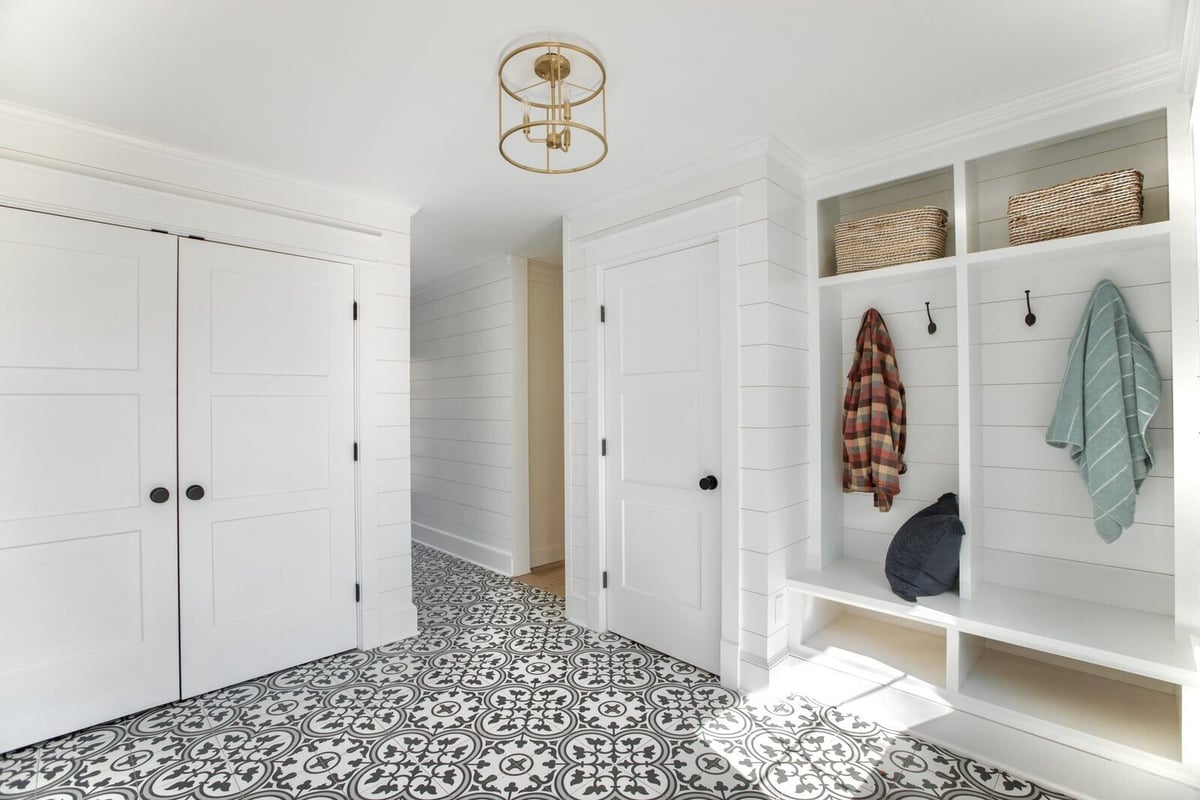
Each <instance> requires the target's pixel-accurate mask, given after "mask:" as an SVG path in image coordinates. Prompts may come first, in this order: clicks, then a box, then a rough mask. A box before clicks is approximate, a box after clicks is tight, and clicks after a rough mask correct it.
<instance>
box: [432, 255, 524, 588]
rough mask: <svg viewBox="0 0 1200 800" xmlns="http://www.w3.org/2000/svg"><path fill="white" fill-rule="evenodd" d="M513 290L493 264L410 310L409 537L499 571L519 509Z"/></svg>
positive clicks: (444, 284)
mask: <svg viewBox="0 0 1200 800" xmlns="http://www.w3.org/2000/svg"><path fill="white" fill-rule="evenodd" d="M515 285H516V281H515V279H514V270H513V263H512V259H510V258H500V259H496V260H494V261H490V262H487V263H486V264H482V265H480V266H477V267H472V268H471V269H466V270H462V271H461V272H457V273H454V274H453V275H449V276H446V277H445V278H442V279H440V280H438V281H434V282H433V283H430V284H427V285H425V286H422V287H421V288H420V289H419V290H418V291H417V292H416V293H415V295H414V297H413V307H412V319H413V330H412V448H413V457H412V485H413V523H414V530H413V536H414V538H416V539H417V540H418V541H421V542H424V543H426V544H429V545H432V546H434V547H438V548H440V549H443V550H447V551H449V552H451V553H454V554H455V555H457V556H460V557H462V558H466V559H469V560H471V561H474V562H477V563H480V564H483V565H484V566H487V567H490V568H492V569H495V570H498V571H500V572H504V573H506V574H511V572H512V568H513V533H514V522H513V518H514V513H515V509H516V508H517V505H519V504H514V489H515V488H516V485H517V483H518V481H516V480H515V479H514V454H513V441H514V419H515V414H516V408H515V399H516V396H517V395H516V393H515V392H514V382H515V380H517V376H516V365H517V363H518V359H517V358H515V357H514V355H515V354H514V317H513V315H514V313H515V311H516V309H515V304H514V302H513V300H514V297H513V292H514V286H515ZM520 491H524V487H521V488H520Z"/></svg>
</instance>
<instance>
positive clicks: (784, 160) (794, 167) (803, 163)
mask: <svg viewBox="0 0 1200 800" xmlns="http://www.w3.org/2000/svg"><path fill="white" fill-rule="evenodd" d="M767 157H768V158H772V159H774V160H775V161H778V162H779V163H780V164H782V165H783V166H784V167H786V168H787V169H788V170H790V171H791V172H793V173H795V174H796V175H797V176H798V177H801V178H807V177H808V174H809V172H810V171H811V166H810V164H809V163H808V161H807V160H806V159H805V158H804V156H802V155H800V153H799V151H797V150H794V149H792V148H791V147H790V146H788V144H787V143H786V142H784V141H783V140H782V139H780V138H778V137H776V136H775V135H770V136H768V137H767Z"/></svg>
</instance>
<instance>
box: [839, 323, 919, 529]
mask: <svg viewBox="0 0 1200 800" xmlns="http://www.w3.org/2000/svg"><path fill="white" fill-rule="evenodd" d="M905 436H906V433H905V417H904V384H903V383H901V381H900V372H899V369H898V368H897V366H896V350H895V348H894V347H893V346H892V337H891V336H890V335H889V334H888V329H887V325H885V324H884V323H883V317H881V316H880V315H879V312H878V311H876V310H875V309H873V308H869V309H867V312H866V313H865V314H863V318H862V325H861V327H860V328H859V330H858V341H857V343H856V344H855V348H854V361H853V363H852V364H851V365H850V372H849V373H848V374H847V375H846V399H845V402H844V403H843V404H842V491H843V492H870V493H872V494H874V495H875V507H876V508H878V509H879V510H880V511H888V510H890V509H891V507H892V498H893V497H895V496H896V495H897V494H899V493H900V476H901V475H902V474H903V473H904V471H905V469H906V467H905V465H904V444H905Z"/></svg>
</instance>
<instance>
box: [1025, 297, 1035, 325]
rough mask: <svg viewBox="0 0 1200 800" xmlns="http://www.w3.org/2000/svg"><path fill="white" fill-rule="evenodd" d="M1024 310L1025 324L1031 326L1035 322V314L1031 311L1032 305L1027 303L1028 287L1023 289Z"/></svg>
mask: <svg viewBox="0 0 1200 800" xmlns="http://www.w3.org/2000/svg"><path fill="white" fill-rule="evenodd" d="M1025 311H1026V312H1027V313H1026V314H1025V324H1026V325H1028V326H1029V327H1031V328H1032V327H1033V324H1034V323H1035V322H1037V315H1036V314H1034V313H1033V306H1031V305H1030V304H1029V290H1028V289H1026V290H1025Z"/></svg>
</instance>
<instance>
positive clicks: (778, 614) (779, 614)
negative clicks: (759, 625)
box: [775, 592, 783, 622]
mask: <svg viewBox="0 0 1200 800" xmlns="http://www.w3.org/2000/svg"><path fill="white" fill-rule="evenodd" d="M781 619H783V592H780V593H779V594H777V595H775V622H779V620H781Z"/></svg>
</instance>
